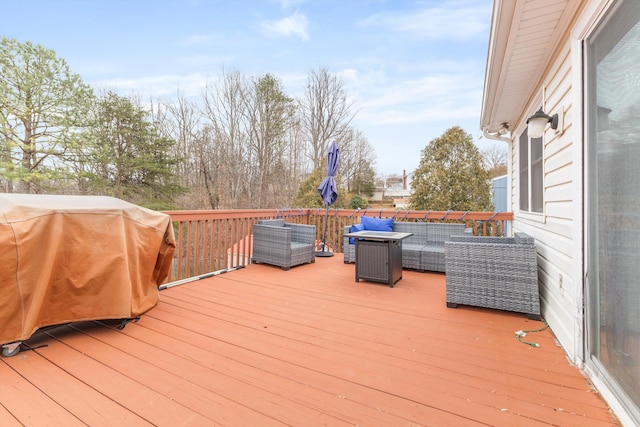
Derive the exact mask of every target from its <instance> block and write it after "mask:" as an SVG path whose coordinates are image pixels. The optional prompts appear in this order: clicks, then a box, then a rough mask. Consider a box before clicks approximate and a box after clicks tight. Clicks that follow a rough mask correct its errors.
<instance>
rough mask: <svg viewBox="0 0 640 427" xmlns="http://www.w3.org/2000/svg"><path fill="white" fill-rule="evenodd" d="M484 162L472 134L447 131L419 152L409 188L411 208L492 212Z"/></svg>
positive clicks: (454, 128)
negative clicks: (410, 191) (411, 192)
mask: <svg viewBox="0 0 640 427" xmlns="http://www.w3.org/2000/svg"><path fill="white" fill-rule="evenodd" d="M483 164H484V159H483V157H482V155H481V154H480V151H479V150H478V148H477V147H476V146H475V145H474V144H473V140H472V138H471V135H469V134H468V133H466V132H464V131H463V130H462V129H461V128H460V127H458V126H454V127H452V128H450V129H448V130H447V131H446V132H445V133H444V134H442V136H440V137H439V138H436V139H434V140H432V141H431V142H430V143H429V144H428V145H427V146H426V147H425V148H424V149H423V150H422V153H421V159H420V164H419V166H418V169H417V170H416V171H415V174H414V176H413V180H412V181H411V185H412V187H413V194H412V195H411V199H410V207H411V209H421V210H439V211H440V210H449V209H451V210H456V211H467V210H470V211H488V210H493V204H492V201H491V187H490V184H489V180H488V174H487V171H486V170H485V168H484V167H483Z"/></svg>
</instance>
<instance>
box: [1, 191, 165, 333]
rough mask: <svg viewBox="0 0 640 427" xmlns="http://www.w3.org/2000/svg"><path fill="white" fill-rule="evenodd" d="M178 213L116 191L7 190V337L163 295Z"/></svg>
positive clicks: (119, 312) (126, 314)
mask: <svg viewBox="0 0 640 427" xmlns="http://www.w3.org/2000/svg"><path fill="white" fill-rule="evenodd" d="M174 250H175V239H174V234H173V226H172V223H171V218H170V217H169V216H168V215H166V214H163V213H160V212H155V211H152V210H149V209H145V208H141V207H139V206H136V205H133V204H131V203H127V202H124V201H122V200H119V199H115V198H112V197H102V196H51V195H30V194H0V344H6V343H10V342H14V341H23V340H26V339H28V338H29V337H30V336H31V335H32V334H33V333H34V332H35V331H36V330H37V329H38V328H41V327H43V326H51V325H58V324H63V323H69V322H75V321H82V320H98V319H124V318H131V317H135V316H138V315H140V314H142V313H144V312H146V311H147V310H149V309H151V308H152V307H154V306H155V305H156V304H157V302H158V286H159V285H160V284H161V283H162V282H164V281H165V280H166V279H167V278H168V276H169V272H170V268H171V260H172V258H173V253H174Z"/></svg>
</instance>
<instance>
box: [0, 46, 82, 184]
mask: <svg viewBox="0 0 640 427" xmlns="http://www.w3.org/2000/svg"><path fill="white" fill-rule="evenodd" d="M92 99H93V91H92V90H91V89H90V88H89V87H88V86H87V85H85V84H84V83H83V82H82V79H81V78H80V76H79V75H77V74H74V73H71V71H70V70H69V67H68V66H67V64H66V62H65V61H64V60H63V59H60V58H57V57H56V54H55V52H54V51H52V50H50V49H46V48H44V47H42V46H40V45H34V44H32V43H31V42H26V43H19V42H18V41H17V40H15V39H9V38H7V37H1V38H0V153H1V154H2V155H1V156H0V177H2V178H4V180H3V181H4V184H5V187H6V188H5V191H8V192H12V191H15V190H17V191H18V192H21V193H32V192H41V191H43V190H46V188H44V187H45V186H47V185H50V184H51V183H52V182H54V180H56V179H64V178H68V177H70V176H71V175H72V172H71V168H70V164H71V163H70V161H72V160H73V158H72V157H71V156H72V154H73V153H75V150H76V148H77V147H78V145H79V143H80V142H79V140H78V138H77V136H78V130H79V129H81V128H83V127H84V126H85V124H86V122H85V119H86V113H87V111H88V109H89V106H90V105H91V101H92ZM55 190H56V188H52V189H50V190H49V191H55Z"/></svg>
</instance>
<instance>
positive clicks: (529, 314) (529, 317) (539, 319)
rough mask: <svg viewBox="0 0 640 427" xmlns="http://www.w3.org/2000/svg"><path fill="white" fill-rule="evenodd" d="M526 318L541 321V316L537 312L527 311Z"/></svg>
mask: <svg viewBox="0 0 640 427" xmlns="http://www.w3.org/2000/svg"><path fill="white" fill-rule="evenodd" d="M527 319H529V320H538V321H540V322H542V316H541V315H539V314H534V313H528V314H527Z"/></svg>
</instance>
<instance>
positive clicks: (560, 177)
mask: <svg viewBox="0 0 640 427" xmlns="http://www.w3.org/2000/svg"><path fill="white" fill-rule="evenodd" d="M571 58H572V56H571V44H570V42H569V39H568V37H567V39H566V42H564V43H563V44H562V46H561V48H560V49H559V50H558V51H557V53H556V55H555V56H554V58H553V60H552V62H551V66H550V67H549V69H548V70H547V72H546V73H545V77H544V80H543V81H542V83H541V84H540V85H539V88H538V90H537V92H536V93H537V94H539V96H538V98H537V99H534V100H533V101H532V102H531V104H530V106H529V110H530V111H531V112H533V111H535V110H537V109H538V108H539V107H540V105H541V104H542V103H543V104H544V110H545V112H547V114H554V113H556V112H558V113H559V114H562V112H563V111H564V123H563V130H564V132H562V133H556V132H554V131H553V130H551V129H549V130H547V132H546V134H545V139H544V152H543V173H544V180H543V185H544V196H543V197H544V210H543V213H542V214H534V213H528V212H522V211H519V199H518V188H519V178H520V177H519V176H518V174H514V175H513V178H514V179H513V181H512V184H513V185H512V186H511V188H510V191H511V196H512V197H511V200H512V206H511V207H512V209H513V211H514V212H515V220H514V230H515V231H523V232H525V233H527V234H529V235H531V236H533V237H534V238H535V239H536V244H537V249H538V267H539V269H538V280H539V285H540V298H541V303H542V313H543V316H544V318H545V320H546V321H547V322H548V323H549V325H550V326H551V328H552V330H553V332H554V333H555V335H556V337H557V339H558V341H559V342H560V344H561V345H562V346H563V348H564V349H565V351H566V352H567V353H568V356H569V357H570V358H571V359H572V360H573V361H579V360H580V359H581V357H582V355H581V354H578V352H577V351H576V349H578V348H580V344H579V343H578V342H577V340H581V336H582V329H581V326H580V325H581V324H582V312H583V310H582V308H581V307H582V297H581V295H582V278H581V274H580V271H582V267H581V264H582V257H581V256H580V254H579V253H578V252H576V251H575V250H574V248H575V246H576V245H578V246H581V242H580V241H576V237H579V236H580V235H581V234H580V233H578V234H577V236H576V233H575V228H576V226H577V227H580V224H577V225H576V224H575V220H574V211H575V210H574V206H575V204H576V203H578V204H581V203H582V197H581V192H582V190H581V179H580V170H581V165H579V164H578V165H577V164H576V163H575V159H576V155H575V154H576V153H575V150H581V148H580V145H579V144H574V141H573V140H572V138H573V137H574V133H573V132H572V127H573V123H572V121H571V118H572V108H573V102H574V101H573V97H574V94H573V86H572V63H571ZM578 66H579V64H578ZM534 95H535V94H534ZM528 115H529V114H527V115H526V117H528ZM525 126H526V118H523V120H522V122H521V123H520V124H519V126H518V127H517V128H518V129H520V130H521V131H524V129H525ZM519 133H521V132H519ZM519 133H518V135H519ZM512 148H513V149H512V150H511V152H512V155H511V161H512V170H514V171H517V170H519V165H518V158H519V152H518V150H519V147H518V144H517V139H516V141H514V143H513V146H512Z"/></svg>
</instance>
